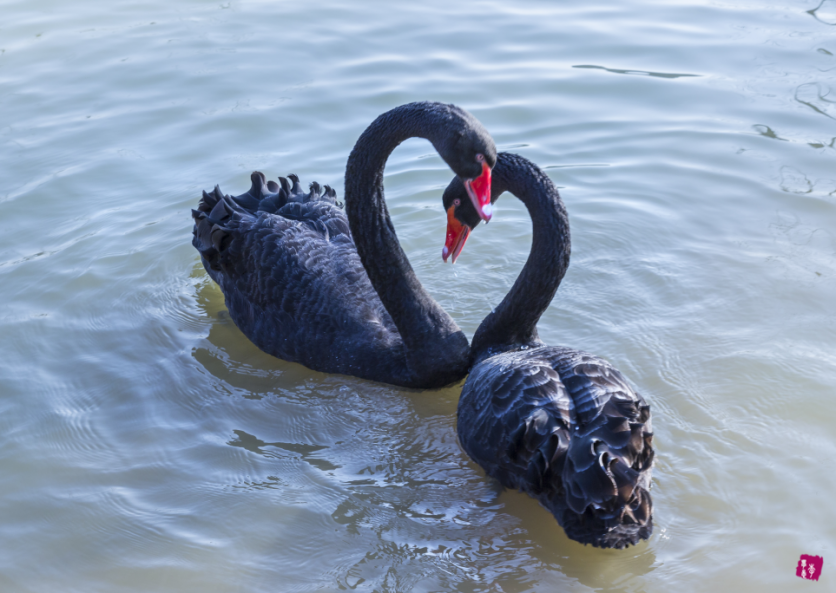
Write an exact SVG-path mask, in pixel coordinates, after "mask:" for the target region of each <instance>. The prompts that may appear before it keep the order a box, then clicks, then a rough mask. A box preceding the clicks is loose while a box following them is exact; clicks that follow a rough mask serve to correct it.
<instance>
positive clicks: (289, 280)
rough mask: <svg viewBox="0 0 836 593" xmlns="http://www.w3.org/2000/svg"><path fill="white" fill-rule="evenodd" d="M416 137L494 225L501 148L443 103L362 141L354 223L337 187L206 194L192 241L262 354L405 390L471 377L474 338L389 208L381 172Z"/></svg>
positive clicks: (349, 203) (352, 174)
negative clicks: (426, 273) (437, 291)
mask: <svg viewBox="0 0 836 593" xmlns="http://www.w3.org/2000/svg"><path fill="white" fill-rule="evenodd" d="M411 137H421V138H426V139H428V140H429V141H430V142H432V144H433V146H434V147H435V149H436V150H437V151H438V152H439V154H440V155H441V157H442V158H443V159H444V160H445V161H446V162H447V164H448V165H449V166H450V168H451V169H453V171H454V172H455V173H456V175H458V176H459V178H461V180H462V181H463V184H464V187H465V189H463V191H465V195H466V196H469V198H470V199H471V200H473V201H474V205H475V206H476V207H477V209H478V211H479V212H480V213H481V216H482V218H484V219H489V218H490V167H491V166H493V164H494V162H495V161H496V148H495V147H494V143H493V140H492V139H491V137H490V136H489V135H488V133H487V132H486V131H485V129H484V128H483V127H482V125H481V124H480V123H479V122H478V121H477V120H476V118H474V117H473V116H472V115H470V114H469V113H468V112H467V111H464V110H463V109H461V108H459V107H456V106H454V105H442V104H440V103H411V104H408V105H402V106H401V107H397V108H395V109H393V110H391V111H389V112H387V113H384V114H383V115H381V116H380V117H378V118H377V119H376V120H375V121H374V122H373V123H372V124H371V125H370V126H369V127H368V128H367V129H366V131H365V132H363V134H362V135H361V136H360V138H359V139H358V140H357V144H355V146H354V149H353V150H352V152H351V155H350V156H349V158H348V163H347V165H346V174H345V201H346V211H347V215H348V216H347V217H346V213H345V212H343V211H342V209H340V208H338V207H337V206H336V205H335V203H334V198H335V196H336V194H335V193H334V191H333V190H332V189H330V188H329V187H328V186H325V187H324V188H321V187H320V186H319V185H318V184H317V183H312V184H311V186H310V193H307V194H305V193H304V192H303V191H302V189H301V188H300V187H299V183H298V179H297V178H296V177H294V176H291V180H292V181H293V183H292V185H291V183H289V182H288V181H287V180H286V179H281V183H282V184H281V187H280V186H279V185H278V184H276V183H275V182H272V181H271V182H267V183H265V179H264V176H263V175H262V174H261V173H253V175H252V181H253V185H252V187H251V188H250V190H249V191H248V192H247V193H245V194H242V195H240V196H237V197H230V196H224V195H223V194H222V193H221V192H220V190H219V189H218V188H217V187H216V188H215V191H214V192H213V193H211V194H206V193H204V194H203V200H201V202H200V205H199V207H198V210H195V211H193V215H194V219H195V226H194V239H193V241H192V243H193V244H194V246H195V247H196V248H197V249H198V251H200V255H201V258H202V260H203V265H204V267H205V268H206V271H207V272H208V273H209V275H210V276H211V277H212V279H213V280H215V282H217V283H218V285H219V286H220V287H221V290H222V291H223V293H224V296H225V297H226V304H227V308H228V309H229V314H230V317H231V318H232V319H233V321H234V322H235V324H236V325H237V326H238V327H239V328H240V329H241V331H242V332H243V333H244V334H245V335H246V336H247V337H248V338H249V339H250V340H252V341H253V343H255V344H256V345H257V346H258V347H259V348H261V349H262V350H264V351H265V352H267V353H269V354H272V355H274V356H277V357H279V358H283V359H285V360H290V361H294V362H300V363H302V364H304V365H305V366H307V367H309V368H312V369H314V370H318V371H324V372H329V373H343V374H346V375H355V376H357V377H362V378H364V379H372V380H375V381H382V382H385V383H394V384H396V385H403V386H407V387H422V388H433V387H442V386H444V385H447V384H449V383H452V382H453V381H457V380H459V379H461V378H463V377H464V376H465V374H466V373H467V368H468V362H469V353H470V350H469V347H468V344H467V338H465V336H464V334H463V333H462V331H461V330H460V329H459V327H458V326H457V325H456V323H455V322H454V321H453V320H452V319H451V318H450V316H449V315H447V313H446V312H445V311H444V310H443V309H442V308H441V307H440V306H439V305H438V303H436V302H435V300H433V298H432V297H431V296H430V295H429V294H428V293H427V292H426V291H425V290H424V288H423V287H422V286H421V283H420V282H419V281H418V278H417V277H416V276H415V273H414V272H413V270H412V267H411V266H410V265H409V262H408V261H407V259H406V255H405V254H404V252H403V250H402V249H401V247H400V244H399V243H398V239H397V237H396V235H395V231H394V228H393V227H392V221H391V220H390V219H389V213H388V211H387V210H386V204H385V201H384V195H383V168H384V166H385V164H386V160H387V158H388V157H389V155H390V154H391V152H392V151H393V150H394V149H395V147H397V146H398V145H399V144H400V143H401V142H403V141H404V140H406V139H407V138H411ZM349 229H350V230H349ZM355 243H356V246H355ZM364 268H365V269H364Z"/></svg>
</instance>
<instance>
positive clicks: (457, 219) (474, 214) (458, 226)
mask: <svg viewBox="0 0 836 593" xmlns="http://www.w3.org/2000/svg"><path fill="white" fill-rule="evenodd" d="M501 193H502V192H497V191H496V188H493V192H492V191H491V188H488V199H487V207H488V208H490V209H492V207H493V203H494V202H496V200H497V198H498V197H499V195H500V194H501ZM442 203H443V204H444V210H445V211H446V212H447V235H446V236H445V240H444V249H443V250H442V251H441V257H442V259H444V261H445V262H446V261H447V258H448V257H452V258H453V260H452V263H456V259H458V257H459V254H460V253H461V252H462V249H464V244H465V241H467V238H468V237H469V236H470V232H471V231H472V230H473V229H475V228H476V227H477V226H478V225H479V223H480V222H482V220H484V217H483V216H482V215H481V213H480V210H479V209H478V208H479V206H477V204H476V203H475V202H474V200H472V199H471V197H470V192H469V191H468V188H467V182H466V181H462V180H461V178H459V177H454V178H453V180H452V181H451V182H450V184H449V185H448V186H447V189H445V190H444V196H443V197H442Z"/></svg>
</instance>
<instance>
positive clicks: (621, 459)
mask: <svg viewBox="0 0 836 593" xmlns="http://www.w3.org/2000/svg"><path fill="white" fill-rule="evenodd" d="M652 440H653V433H652V429H651V423H650V407H649V406H648V405H647V404H646V403H644V401H641V400H640V401H639V402H636V401H635V400H632V401H631V400H620V399H618V398H616V397H613V398H611V399H610V401H609V402H607V403H606V405H605V406H604V408H603V410H602V411H601V414H600V415H599V416H598V418H597V419H596V421H595V422H592V423H591V424H590V425H587V426H586V427H584V428H583V429H582V430H580V431H577V432H575V434H573V435H572V438H571V440H570V442H569V448H568V451H567V452H566V459H565V463H564V465H563V471H562V483H563V489H564V492H565V505H563V504H561V505H559V506H560V509H557V508H553V512H555V514H556V515H558V516H557V518H558V520H559V521H560V524H561V525H562V526H563V529H564V530H565V531H566V534H567V535H568V536H569V537H571V538H572V539H574V540H576V541H578V542H581V543H589V544H592V545H593V546H597V547H601V548H619V549H620V548H624V547H625V546H628V545H631V544H636V543H638V541H639V540H641V539H647V538H648V537H649V536H650V534H651V532H652V531H653V520H652V510H653V503H652V500H651V498H650V493H649V492H648V489H649V488H650V473H651V467H652V465H653V456H654V452H653V447H652V446H651V445H652ZM549 506H552V505H549Z"/></svg>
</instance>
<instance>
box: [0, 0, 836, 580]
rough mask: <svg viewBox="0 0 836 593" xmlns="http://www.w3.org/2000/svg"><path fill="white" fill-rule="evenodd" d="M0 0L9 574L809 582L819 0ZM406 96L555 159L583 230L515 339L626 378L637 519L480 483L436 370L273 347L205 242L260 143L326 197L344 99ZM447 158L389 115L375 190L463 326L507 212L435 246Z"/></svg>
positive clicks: (501, 274)
mask: <svg viewBox="0 0 836 593" xmlns="http://www.w3.org/2000/svg"><path fill="white" fill-rule="evenodd" d="M0 13H2V14H3V19H2V23H0V146H2V155H3V157H2V159H0V213H2V218H0V221H1V222H0V225H2V234H0V296H2V302H3V307H2V308H0V332H1V334H0V335H2V336H3V340H2V342H1V343H0V356H2V360H3V361H4V365H3V370H2V374H0V391H1V392H2V398H0V429H2V432H0V434H2V437H0V442H1V443H2V447H0V492H2V498H0V509H2V513H0V540H2V541H3V546H2V547H3V554H2V555H0V590H2V591H13V592H17V591H56V590H60V591H84V592H89V591H107V592H116V591H219V592H220V591H223V592H226V591H247V592H250V591H283V592H284V591H288V592H295V591H330V590H341V589H354V590H357V591H447V590H458V591H505V592H510V591H555V590H570V591H648V592H650V591H670V590H676V589H678V588H684V589H685V590H693V591H718V590H719V591H733V590H747V591H759V592H760V591H790V590H793V591H794V590H801V588H802V587H811V588H810V590H811V591H812V590H813V589H815V590H816V591H825V590H829V588H831V587H832V583H833V574H832V573H833V570H834V568H833V563H834V561H835V560H836V554H834V542H836V510H834V506H833V504H832V496H833V494H832V493H833V490H834V478H833V475H834V469H836V468H834V461H833V460H834V458H836V435H834V430H833V426H834V425H836V405H834V400H833V389H834V387H833V386H834V385H836V354H834V352H836V348H834V346H836V343H834V342H835V341H836V340H834V335H836V331H835V330H836V298H834V296H836V291H834V288H836V280H834V278H836V238H835V237H834V232H836V231H834V229H835V228H836V210H835V209H834V206H836V55H835V54H836V0H821V1H819V0H804V1H798V0H796V1H792V0H791V1H786V2H781V3H778V2H774V1H771V0H760V1H758V0H729V1H726V2H721V1H717V2H704V3H699V2H687V1H685V2H654V1H652V0H646V1H642V0H633V1H622V2H603V3H602V2H595V3H592V2H584V3H581V2H574V3H554V2H545V1H543V2H536V1H525V2H514V3H497V2H486V3H461V4H460V5H455V4H454V3H449V2H434V1H430V2H419V3H405V4H403V5H401V4H395V3H388V2H380V1H374V2H371V1H367V2H363V3H347V2H346V3H339V2H327V1H324V2H319V1H316V2H314V1H308V2H305V3H301V2H300V3H290V2H257V1H256V2H251V1H235V0H232V1H230V2H223V3H206V2H197V1H195V0H192V1H177V2H167V3H164V2H158V1H139V2H121V3H111V4H102V3H93V2H90V1H84V0H82V1H81V2H75V3H67V2H56V1H50V2H47V1H42V0H26V1H23V0H0ZM421 99H432V100H441V101H448V102H455V103H457V104H460V105H462V106H463V107H465V108H467V109H468V110H470V111H471V112H472V113H474V114H475V115H476V116H477V117H478V118H479V119H480V120H481V121H482V122H483V123H484V124H485V126H486V127H487V128H488V130H490V131H491V133H492V134H493V136H494V138H495V139H496V141H497V144H498V146H499V148H500V149H501V150H510V151H514V152H519V153H520V154H522V155H524V156H526V157H528V158H530V159H532V160H534V161H535V162H537V163H538V164H539V165H540V166H541V167H544V168H547V170H548V172H549V174H550V175H551V176H552V178H553V179H554V180H555V182H556V183H557V184H558V186H559V187H560V188H561V191H562V194H563V196H564V199H565V201H566V204H567V207H568V209H569V213H570V218H571V223H572V226H573V239H574V246H573V260H572V266H571V268H570V271H569V273H568V274H567V276H566V279H565V281H564V283H563V286H562V287H561V289H560V291H559V292H558V297H557V298H556V299H555V302H554V304H553V305H552V307H551V308H550V309H549V311H548V312H547V313H546V314H545V315H544V317H543V320H542V322H541V324H540V328H541V329H540V334H541V336H542V337H543V338H544V339H545V340H546V341H547V342H549V343H552V344H565V345H571V346H574V347H577V348H583V349H585V350H589V351H592V352H595V353H597V354H599V355H601V356H604V357H606V358H608V359H610V360H611V361H612V362H614V363H615V364H616V365H617V366H618V367H619V368H621V370H622V371H624V372H625V373H626V374H627V375H628V376H629V377H630V379H631V380H632V381H633V382H634V383H635V385H637V386H638V387H639V389H640V390H641V391H642V392H643V393H644V394H645V395H646V397H647V399H648V400H649V401H650V402H651V404H652V407H653V413H654V427H655V429H656V443H657V446H658V463H657V467H656V470H655V473H654V483H653V490H652V493H653V496H654V501H655V523H656V530H655V532H654V534H653V536H652V538H651V539H650V540H649V542H647V543H643V544H641V545H639V546H637V547H634V548H630V549H628V550H626V551H620V552H619V551H602V550H597V549H592V548H590V547H583V546H581V545H579V544H576V543H574V542H571V541H569V540H568V539H567V538H566V537H565V536H564V535H563V533H562V531H561V530H560V529H559V528H558V526H557V525H556V523H555V522H554V520H553V519H552V518H551V516H550V515H549V514H548V513H546V511H544V510H543V509H541V508H540V507H539V506H538V505H537V504H536V503H535V502H534V501H533V500H531V499H529V498H528V497H526V496H523V495H520V494H518V493H515V492H509V491H502V490H501V489H500V488H499V487H498V486H497V485H496V483H494V482H492V481H491V480H489V479H487V478H486V477H485V475H484V474H483V473H482V472H481V470H479V468H478V467H476V466H475V465H474V464H473V463H471V462H470V461H469V460H468V459H467V457H466V456H465V455H464V453H463V452H462V451H461V449H460V448H459V446H458V444H457V442H456V436H455V421H454V417H455V409H456V403H457V398H458V395H459V391H460V386H459V387H454V388H450V389H445V390H442V391H437V392H432V391H430V392H417V391H408V390H401V389H397V388H393V387H388V386H385V385H380V384H374V383H370V382H367V381H361V380H358V379H353V378H346V377H342V376H329V375H324V374H319V373H313V372H310V371H308V370H306V369H305V368H303V367H301V366H298V365H294V364H289V363H284V362H282V361H278V360H276V359H273V358H271V357H269V356H267V355H265V354H263V353H261V352H260V351H258V350H257V349H256V348H255V347H254V346H252V345H251V344H250V343H249V342H248V341H247V340H246V338H244V337H243V335H241V334H240V332H238V330H237V329H236V328H235V327H234V325H233V324H232V323H231V321H230V320H229V317H228V315H227V314H226V312H225V307H224V301H223V296H222V295H221V293H220V292H219V290H218V289H217V287H216V286H215V285H214V284H213V283H212V282H211V281H210V280H209V279H208V277H207V275H206V273H205V272H204V270H203V268H202V266H201V265H200V262H199V259H198V255H197V252H196V251H195V250H194V249H193V248H192V247H191V245H190V240H191V226H192V221H191V218H190V209H191V208H192V207H194V206H195V204H196V203H197V200H198V198H199V194H200V190H201V189H210V188H211V187H212V186H213V185H214V184H215V183H219V184H220V185H221V187H222V188H223V189H224V190H226V191H227V192H240V191H243V190H244V189H246V188H247V187H248V184H249V181H248V176H249V173H250V172H251V171H252V170H254V169H260V170H263V171H264V172H265V173H267V174H268V176H270V177H275V176H277V175H280V174H281V175H284V174H287V173H290V172H295V173H297V174H299V175H300V176H301V177H302V180H303V182H309V181H312V180H314V179H316V180H317V181H319V182H320V183H328V184H331V185H333V186H334V187H336V188H337V191H338V192H339V194H340V195H342V187H343V180H342V176H343V170H344V165H345V159H346V157H347V155H348V153H349V151H350V149H351V147H352V145H353V143H354V140H355V139H356V138H357V136H358V135H359V134H360V132H361V131H362V130H363V129H364V128H365V126H366V125H367V124H368V123H369V122H371V120H372V119H373V118H374V117H375V116H376V115H377V114H379V113H381V112H383V111H385V110H387V109H389V108H391V107H393V106H395V105H398V104H401V103H404V102H408V101H413V100H421ZM450 178H451V173H450V171H449V170H447V168H446V167H445V165H444V164H443V162H442V161H441V160H440V158H439V157H438V156H437V155H435V153H434V152H433V150H432V148H431V146H430V145H429V144H428V143H427V142H425V141H419V140H411V141H409V142H407V143H405V144H404V145H402V147H400V148H399V149H398V150H397V151H396V152H395V153H394V154H393V156H392V159H391V160H390V162H389V165H388V167H387V176H386V187H387V195H388V198H389V204H390V211H391V212H392V214H393V217H394V221H395V225H396V227H397V229H398V233H399V236H400V238H401V242H402V243H403V244H404V245H405V246H406V250H407V253H408V254H409V255H410V257H411V260H412V262H413V264H414V266H415V268H416V269H417V271H418V273H419V275H420V277H421V279H422V281H423V282H424V283H425V284H426V285H427V286H428V287H429V289H430V290H431V292H432V293H433V294H434V295H436V296H437V298H438V299H439V301H440V302H441V304H442V305H443V306H444V307H445V308H446V309H447V310H448V311H449V312H450V313H451V314H452V315H453V317H454V318H456V319H457V320H458V322H459V324H460V325H461V326H462V328H463V329H464V330H465V331H466V332H467V333H468V335H472V333H473V331H474V330H475V329H476V327H477V326H478V323H479V321H480V320H481V319H482V318H483V317H484V315H485V314H486V313H487V312H488V311H489V310H490V308H491V307H492V306H494V305H495V304H497V303H498V302H499V300H500V299H501V297H502V296H503V295H504V293H505V291H506V290H507V289H508V288H509V287H510V285H511V284H512V282H513V280H514V278H515V277H516V274H517V272H518V270H519V269H520V267H521V266H522V263H523V262H524V260H525V257H526V255H527V250H528V248H529V245H530V236H531V234H530V222H529V220H528V217H527V214H526V212H525V210H524V209H523V208H522V207H521V205H520V203H519V202H518V201H517V200H515V199H514V198H513V197H511V196H506V197H504V198H503V199H502V200H501V201H500V202H499V204H498V208H497V213H496V216H495V217H494V221H493V222H491V224H490V225H489V226H488V227H484V226H483V227H480V228H479V229H478V231H477V232H476V233H475V234H474V235H473V236H472V238H471V239H470V241H469V243H468V246H467V248H466V250H465V252H464V253H463V255H462V257H461V259H460V260H459V263H458V264H456V266H455V267H451V266H449V265H443V264H442V262H441V258H440V252H441V247H442V241H443V234H444V223H445V218H444V215H443V213H442V211H441V207H440V195H441V190H442V189H443V187H444V186H446V184H447V182H448V181H449V179H450ZM802 553H806V554H814V555H820V556H823V557H824V571H823V576H822V578H821V581H820V582H819V583H817V584H812V583H811V584H807V583H802V582H801V581H800V580H799V579H798V578H797V577H796V576H795V565H796V562H797V561H798V558H799V555H800V554H802ZM805 590H806V589H805Z"/></svg>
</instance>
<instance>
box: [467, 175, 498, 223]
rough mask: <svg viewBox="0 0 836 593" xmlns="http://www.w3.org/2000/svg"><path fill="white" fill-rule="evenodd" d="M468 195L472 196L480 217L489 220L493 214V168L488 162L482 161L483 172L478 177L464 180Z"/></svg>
mask: <svg viewBox="0 0 836 593" xmlns="http://www.w3.org/2000/svg"><path fill="white" fill-rule="evenodd" d="M464 187H465V189H466V190H467V195H468V196H470V199H471V201H472V202H473V206H474V207H475V208H476V212H478V213H479V218H481V219H482V220H484V221H485V222H488V221H489V220H490V219H491V216H492V215H493V206H492V205H491V168H490V167H488V163H484V162H483V163H482V174H481V175H479V177H477V178H476V179H467V180H466V181H465V182H464Z"/></svg>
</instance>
